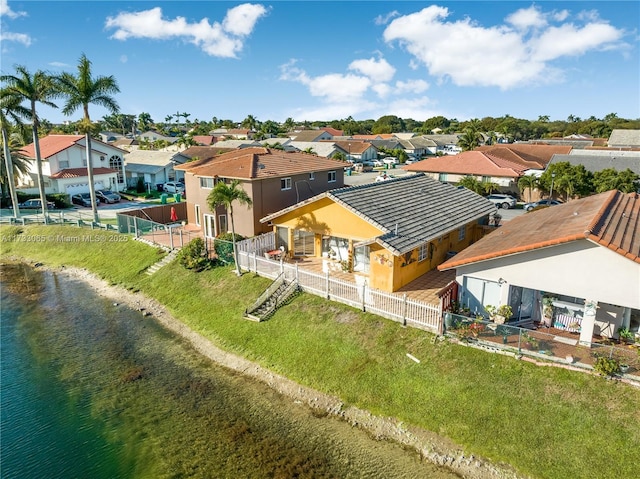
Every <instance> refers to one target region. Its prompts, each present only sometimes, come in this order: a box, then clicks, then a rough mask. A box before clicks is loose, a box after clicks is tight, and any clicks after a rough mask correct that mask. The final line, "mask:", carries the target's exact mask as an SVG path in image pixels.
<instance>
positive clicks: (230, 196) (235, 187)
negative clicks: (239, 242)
mask: <svg viewBox="0 0 640 479" xmlns="http://www.w3.org/2000/svg"><path fill="white" fill-rule="evenodd" d="M234 202H238V204H240V205H246V206H247V207H249V208H251V205H252V201H251V198H250V197H249V195H248V194H247V192H246V191H244V190H243V189H242V187H240V181H239V180H233V181H232V182H231V183H229V184H227V183H225V182H224V181H218V183H216V185H215V186H214V187H213V189H212V190H211V193H209V196H208V197H207V203H208V205H209V208H210V209H211V211H214V210H215V209H216V208H217V207H218V206H224V207H225V208H226V209H227V211H228V212H229V217H230V218H231V241H232V243H233V260H234V261H235V263H236V274H237V275H238V276H240V275H241V274H242V273H241V271H240V264H239V263H238V251H237V249H236V230H235V225H234V223H233V203H234Z"/></svg>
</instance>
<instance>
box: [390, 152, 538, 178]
mask: <svg viewBox="0 0 640 479" xmlns="http://www.w3.org/2000/svg"><path fill="white" fill-rule="evenodd" d="M402 169H403V170H407V171H415V172H418V171H420V172H430V173H451V174H459V175H476V176H496V177H498V176H500V177H507V178H517V177H519V176H521V175H522V173H523V172H524V171H525V170H526V169H527V168H525V167H523V166H522V165H518V164H516V163H512V162H509V161H507V160H502V159H496V158H491V157H489V156H487V155H486V154H484V153H483V152H480V151H476V150H473V151H465V152H463V153H459V154H457V155H447V156H438V157H434V158H427V159H426V160H422V161H418V162H416V163H412V164H410V165H405V166H403V167H402Z"/></svg>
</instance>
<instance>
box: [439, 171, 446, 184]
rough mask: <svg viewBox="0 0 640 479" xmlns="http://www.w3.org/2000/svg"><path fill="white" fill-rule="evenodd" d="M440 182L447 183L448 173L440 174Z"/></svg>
mask: <svg viewBox="0 0 640 479" xmlns="http://www.w3.org/2000/svg"><path fill="white" fill-rule="evenodd" d="M438 181H441V182H443V183H446V181H447V174H446V173H439V174H438Z"/></svg>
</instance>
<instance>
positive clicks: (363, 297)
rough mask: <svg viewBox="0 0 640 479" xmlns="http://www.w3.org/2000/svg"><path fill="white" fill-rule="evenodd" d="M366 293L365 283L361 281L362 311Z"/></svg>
mask: <svg viewBox="0 0 640 479" xmlns="http://www.w3.org/2000/svg"><path fill="white" fill-rule="evenodd" d="M366 294H367V283H362V311H366V300H365V295H366Z"/></svg>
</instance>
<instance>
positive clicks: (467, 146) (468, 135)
mask: <svg viewBox="0 0 640 479" xmlns="http://www.w3.org/2000/svg"><path fill="white" fill-rule="evenodd" d="M481 138H482V135H480V132H478V131H477V130H476V129H474V128H472V127H467V128H466V129H465V130H464V133H463V134H462V136H461V137H460V139H459V140H458V146H460V148H462V151H470V150H473V149H474V148H475V147H477V146H480V139H481Z"/></svg>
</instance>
